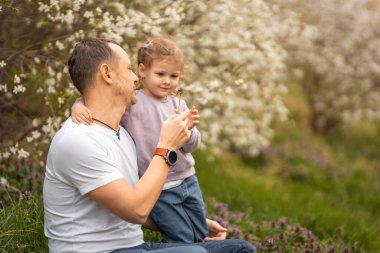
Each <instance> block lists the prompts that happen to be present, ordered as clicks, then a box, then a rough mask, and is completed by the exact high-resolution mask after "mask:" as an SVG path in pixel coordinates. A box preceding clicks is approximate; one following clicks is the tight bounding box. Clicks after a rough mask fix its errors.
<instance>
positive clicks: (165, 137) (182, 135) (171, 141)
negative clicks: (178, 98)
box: [157, 113, 191, 150]
mask: <svg viewBox="0 0 380 253" xmlns="http://www.w3.org/2000/svg"><path fill="white" fill-rule="evenodd" d="M188 123H189V119H188V117H187V113H180V114H175V115H173V116H171V117H169V118H168V119H167V120H165V122H164V123H163V124H162V127H161V132H160V139H159V142H158V145H157V147H160V148H168V149H174V150H177V149H179V148H180V147H182V145H183V144H184V143H185V142H186V141H187V140H188V139H189V137H190V135H191V131H190V130H189V128H188Z"/></svg>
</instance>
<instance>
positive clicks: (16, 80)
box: [13, 75, 21, 84]
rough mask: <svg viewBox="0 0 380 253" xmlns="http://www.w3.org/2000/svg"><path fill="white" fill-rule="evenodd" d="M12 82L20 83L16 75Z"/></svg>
mask: <svg viewBox="0 0 380 253" xmlns="http://www.w3.org/2000/svg"><path fill="white" fill-rule="evenodd" d="M13 82H14V83H16V84H17V83H20V82H21V78H20V77H19V76H18V75H15V76H14V78H13Z"/></svg>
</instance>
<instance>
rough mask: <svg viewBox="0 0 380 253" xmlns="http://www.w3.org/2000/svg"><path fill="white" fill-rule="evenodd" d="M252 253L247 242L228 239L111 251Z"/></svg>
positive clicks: (149, 243)
mask: <svg viewBox="0 0 380 253" xmlns="http://www.w3.org/2000/svg"><path fill="white" fill-rule="evenodd" d="M144 252H152V253H153V252H154V253H254V252H255V249H254V248H253V247H252V245H251V244H249V243H248V242H247V241H244V240H240V239H228V240H221V241H210V242H200V243H193V244H183V243H154V242H146V243H143V244H141V245H138V246H135V247H131V248H127V249H118V250H115V251H112V253H144Z"/></svg>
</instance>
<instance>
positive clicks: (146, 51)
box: [137, 37, 183, 70]
mask: <svg viewBox="0 0 380 253" xmlns="http://www.w3.org/2000/svg"><path fill="white" fill-rule="evenodd" d="M167 57H173V59H174V60H175V61H177V62H178V63H179V64H180V65H181V70H182V68H183V53H182V50H181V49H180V48H179V47H178V46H177V44H176V43H175V42H174V41H173V40H172V39H170V38H168V37H157V38H153V39H151V40H148V41H147V42H146V43H145V44H144V45H143V46H141V47H140V48H139V49H138V51H137V66H139V65H140V63H141V64H143V65H144V66H145V67H146V68H148V69H149V68H150V67H151V66H152V63H153V61H154V60H162V59H165V58H167Z"/></svg>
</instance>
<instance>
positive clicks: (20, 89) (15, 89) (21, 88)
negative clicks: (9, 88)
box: [13, 84, 26, 94]
mask: <svg viewBox="0 0 380 253" xmlns="http://www.w3.org/2000/svg"><path fill="white" fill-rule="evenodd" d="M25 90H26V88H25V87H24V86H23V85H22V84H19V85H16V86H14V87H13V93H14V94H17V93H24V92H25Z"/></svg>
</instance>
